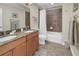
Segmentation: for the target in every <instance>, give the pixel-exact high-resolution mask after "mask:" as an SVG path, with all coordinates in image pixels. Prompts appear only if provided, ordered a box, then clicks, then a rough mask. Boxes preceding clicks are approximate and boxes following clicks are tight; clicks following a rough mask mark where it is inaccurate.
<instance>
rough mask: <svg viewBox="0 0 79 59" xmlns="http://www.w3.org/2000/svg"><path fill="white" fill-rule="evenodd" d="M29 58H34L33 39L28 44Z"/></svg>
mask: <svg viewBox="0 0 79 59" xmlns="http://www.w3.org/2000/svg"><path fill="white" fill-rule="evenodd" d="M26 45H27V46H26V49H27V56H32V53H33V42H32V39H29V40H28V41H27V44H26Z"/></svg>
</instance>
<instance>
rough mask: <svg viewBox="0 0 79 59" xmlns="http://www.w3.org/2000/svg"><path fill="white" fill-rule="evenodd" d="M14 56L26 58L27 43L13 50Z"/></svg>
mask: <svg viewBox="0 0 79 59" xmlns="http://www.w3.org/2000/svg"><path fill="white" fill-rule="evenodd" d="M13 55H14V56H26V42H24V43H22V44H20V45H19V46H17V47H16V48H15V49H14V50H13Z"/></svg>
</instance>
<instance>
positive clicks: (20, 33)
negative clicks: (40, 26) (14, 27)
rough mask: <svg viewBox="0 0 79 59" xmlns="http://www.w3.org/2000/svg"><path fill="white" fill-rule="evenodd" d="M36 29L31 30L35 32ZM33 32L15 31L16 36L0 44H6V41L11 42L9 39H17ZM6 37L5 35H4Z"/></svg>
mask: <svg viewBox="0 0 79 59" xmlns="http://www.w3.org/2000/svg"><path fill="white" fill-rule="evenodd" d="M36 31H37V30H34V31H33V32H36ZM33 32H29V33H24V32H17V33H16V34H15V35H16V37H15V38H13V39H11V40H7V41H4V42H0V46H2V45H4V44H7V43H9V42H11V41H14V40H17V39H19V38H21V37H24V36H27V35H29V34H32V33H33ZM6 37H7V36H6Z"/></svg>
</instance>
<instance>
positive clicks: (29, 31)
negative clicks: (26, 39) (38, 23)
mask: <svg viewBox="0 0 79 59" xmlns="http://www.w3.org/2000/svg"><path fill="white" fill-rule="evenodd" d="M31 32H34V30H28V31H24V33H31Z"/></svg>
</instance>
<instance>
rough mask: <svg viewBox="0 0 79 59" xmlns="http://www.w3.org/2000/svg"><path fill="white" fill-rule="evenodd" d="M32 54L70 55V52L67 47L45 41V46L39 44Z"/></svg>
mask: <svg viewBox="0 0 79 59" xmlns="http://www.w3.org/2000/svg"><path fill="white" fill-rule="evenodd" d="M34 56H72V54H71V51H70V50H69V49H67V48H65V47H64V46H62V45H60V44H57V43H51V42H46V44H45V46H43V45H40V47H39V50H38V51H37V52H36V53H35V54H34Z"/></svg>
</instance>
